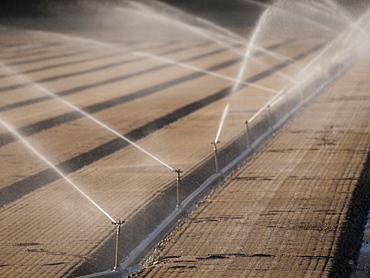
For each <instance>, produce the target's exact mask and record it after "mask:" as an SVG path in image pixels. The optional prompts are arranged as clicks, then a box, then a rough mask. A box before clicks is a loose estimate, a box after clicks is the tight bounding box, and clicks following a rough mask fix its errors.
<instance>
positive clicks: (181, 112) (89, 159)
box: [0, 44, 325, 207]
mask: <svg viewBox="0 0 370 278" xmlns="http://www.w3.org/2000/svg"><path fill="white" fill-rule="evenodd" d="M324 45H325V44H319V45H317V46H315V47H313V48H311V49H310V50H308V51H305V52H304V53H301V54H299V55H297V56H296V57H293V59H294V60H296V61H298V60H301V59H303V58H304V57H306V56H308V55H310V54H312V53H314V52H316V51H317V50H319V49H320V48H322V47H323V46H324ZM292 63H293V62H292V61H286V62H282V63H280V64H278V65H276V66H275V67H273V68H270V69H268V70H266V71H263V72H261V73H259V74H257V75H255V76H253V77H251V78H248V79H247V80H245V82H248V83H253V82H256V81H257V80H259V79H262V78H264V77H266V76H268V75H271V74H273V73H274V72H276V71H278V70H281V69H282V68H284V67H287V66H289V65H290V64H292ZM243 87H247V85H244V84H242V85H241V86H240V88H243ZM231 89H232V86H229V87H227V88H224V89H222V90H220V91H219V92H216V93H214V94H212V95H210V96H207V97H205V98H203V99H200V100H198V101H195V102H193V103H190V104H188V105H185V106H183V107H180V108H178V109H176V110H174V111H173V112H171V113H169V114H167V115H165V116H162V117H159V118H157V119H155V120H153V121H151V122H148V123H146V124H145V125H143V126H141V127H138V128H136V129H134V130H132V131H130V132H128V133H126V134H124V136H125V137H128V138H130V139H131V140H132V141H133V142H135V141H137V140H139V139H142V138H144V137H146V136H148V135H149V134H150V133H152V132H155V131H157V130H159V129H161V128H163V127H165V126H167V125H169V124H171V123H173V122H175V121H177V120H179V119H181V118H183V117H185V116H187V115H189V114H191V113H193V112H195V111H197V110H199V109H201V108H203V107H205V106H207V105H210V104H212V103H214V102H215V101H218V100H220V99H222V98H224V97H226V96H228V95H229V94H230V90H231ZM128 145H129V143H127V142H125V141H123V140H122V139H120V138H116V139H113V140H111V141H109V142H107V143H104V144H102V145H100V146H98V147H95V148H94V149H92V150H90V151H87V152H85V153H81V154H79V155H77V156H75V157H72V158H70V159H68V160H66V161H64V162H62V163H59V164H58V165H56V167H58V168H59V169H61V171H63V172H64V173H65V174H66V175H68V174H70V173H73V172H75V171H77V170H79V169H81V168H82V167H85V166H87V165H90V164H92V163H93V162H96V161H98V160H100V159H102V158H104V157H106V156H108V155H110V154H113V153H115V152H117V151H119V150H121V149H123V148H124V147H126V146H128ZM60 178H61V177H60V176H59V175H57V174H56V173H54V171H52V169H46V170H43V171H41V172H39V173H37V174H34V175H31V176H28V177H27V178H25V179H23V180H20V181H18V182H15V183H13V184H11V185H9V186H7V187H4V188H2V189H0V207H2V206H4V205H6V204H9V203H11V202H14V201H16V200H18V199H19V198H21V197H22V196H24V195H26V194H28V193H30V192H32V191H34V190H36V189H38V188H41V187H43V186H45V185H47V184H49V183H51V182H53V181H55V180H58V179H60Z"/></svg>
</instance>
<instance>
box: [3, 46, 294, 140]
mask: <svg viewBox="0 0 370 278" xmlns="http://www.w3.org/2000/svg"><path fill="white" fill-rule="evenodd" d="M289 42H290V40H289V41H286V42H283V43H279V44H275V45H273V46H271V47H270V48H269V50H273V49H275V48H277V47H280V46H282V44H287V43H289ZM226 50H227V49H225V48H222V49H219V50H215V51H212V52H209V53H206V54H201V55H197V56H193V57H191V58H187V59H184V60H181V61H180V62H189V61H192V60H196V59H200V58H204V57H206V56H210V55H215V54H218V53H221V52H223V51H226ZM261 54H262V52H258V53H257V54H256V56H258V55H261ZM139 59H147V58H146V57H141V58H139ZM239 61H240V59H239V58H238V59H232V60H229V61H226V62H222V63H219V64H217V65H215V66H212V67H209V68H207V69H206V71H217V70H220V69H222V68H225V67H228V66H231V65H233V64H235V63H237V62H239ZM171 66H173V65H172V64H165V65H161V66H157V67H154V68H150V69H146V70H144V71H141V72H138V73H132V74H128V75H124V76H121V77H116V78H113V79H109V80H108V81H103V82H100V83H99V84H98V85H95V84H92V86H91V84H90V85H85V86H81V87H78V90H76V88H75V89H70V90H66V91H62V92H59V93H57V94H56V95H58V96H65V95H69V94H72V93H76V92H79V91H81V90H85V89H89V88H92V87H95V86H100V85H106V84H109V83H112V82H117V81H121V80H124V79H127V78H131V77H135V76H138V75H140V74H144V73H149V72H152V71H156V70H160V69H164V68H168V67H171ZM204 75H206V73H205V72H196V73H191V74H188V75H185V76H183V77H179V78H176V79H174V80H170V81H167V82H163V83H161V84H158V85H155V86H152V87H149V88H144V89H141V90H139V91H136V92H134V93H131V94H128V95H124V96H119V97H115V98H112V99H109V100H106V101H103V102H100V103H97V104H92V105H89V106H87V107H83V108H81V109H82V110H83V111H84V112H86V113H89V114H93V113H97V112H100V111H102V110H105V109H108V108H111V107H114V106H117V105H120V104H122V103H126V102H129V101H133V100H135V99H138V98H142V97H145V96H148V95H151V94H154V93H157V92H160V91H162V90H164V89H167V88H169V87H172V86H176V85H178V84H181V83H183V82H187V81H190V80H193V79H196V78H199V77H201V76H204ZM52 98H53V97H52V96H45V97H40V98H37V99H33V100H28V101H25V102H20V103H18V105H20V106H17V107H15V106H13V105H8V106H7V107H12V108H18V107H22V106H25V105H29V104H34V103H36V102H34V100H39V101H41V100H42V101H45V100H49V99H52ZM39 101H38V102H39ZM21 104H23V105H21ZM7 110H9V109H7ZM1 111H4V110H1V109H0V112H1ZM5 111H6V110H5ZM82 117H84V116H83V115H82V114H81V113H79V112H78V111H72V112H68V113H64V114H62V115H59V116H56V117H53V118H49V119H46V120H42V121H39V122H36V123H33V124H30V125H27V126H24V127H22V128H20V129H18V130H17V132H19V133H20V134H22V136H30V135H33V134H36V133H38V132H41V131H42V130H46V129H49V128H52V127H54V126H57V125H61V124H64V123H67V122H70V121H73V120H76V119H79V118H82ZM16 140H17V139H16V138H15V137H14V136H12V135H11V133H3V134H0V147H3V146H5V145H7V144H9V143H12V142H14V141H16Z"/></svg>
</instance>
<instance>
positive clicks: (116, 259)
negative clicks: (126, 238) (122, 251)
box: [112, 220, 125, 271]
mask: <svg viewBox="0 0 370 278" xmlns="http://www.w3.org/2000/svg"><path fill="white" fill-rule="evenodd" d="M123 223H125V221H120V220H118V221H113V222H112V224H113V225H115V226H116V255H115V259H114V267H113V271H117V269H118V268H119V236H120V234H121V225H122V224H123Z"/></svg>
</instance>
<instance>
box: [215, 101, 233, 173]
mask: <svg viewBox="0 0 370 278" xmlns="http://www.w3.org/2000/svg"><path fill="white" fill-rule="evenodd" d="M229 105H230V104H229V103H228V104H226V106H225V108H224V111H223V112H222V116H221V121H220V125H219V126H218V130H217V134H216V138H215V141H213V142H211V144H213V151H214V153H215V167H216V173H218V172H219V167H218V157H217V144H218V143H220V141H219V140H218V138H219V137H220V134H221V129H222V127H223V125H224V122H225V119H226V115H227V111H228V110H229Z"/></svg>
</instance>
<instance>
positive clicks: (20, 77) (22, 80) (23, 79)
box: [0, 62, 174, 171]
mask: <svg viewBox="0 0 370 278" xmlns="http://www.w3.org/2000/svg"><path fill="white" fill-rule="evenodd" d="M0 67H2V68H3V69H5V70H6V71H8V72H10V73H12V74H14V73H15V72H14V70H12V69H11V68H10V67H8V66H6V65H5V64H4V63H1V62H0ZM14 78H17V81H18V82H19V83H20V84H24V83H26V84H29V83H33V85H34V86H35V87H36V88H37V89H39V90H40V91H42V92H44V93H45V94H47V95H49V96H51V97H53V98H55V99H57V100H59V101H60V102H62V103H64V104H65V105H67V106H69V107H70V108H72V109H73V110H75V111H76V112H78V113H80V114H81V115H83V116H84V117H86V118H88V119H89V120H91V121H93V122H94V123H96V124H97V125H99V126H100V127H102V128H104V129H106V130H108V131H109V132H111V133H113V134H114V135H116V136H117V137H119V138H121V139H123V140H124V141H126V142H127V143H129V144H131V145H132V146H134V147H135V148H137V149H139V150H140V151H142V152H143V153H145V154H146V155H148V156H150V157H151V158H153V159H154V160H156V161H157V162H159V163H160V164H162V165H163V166H165V167H166V168H168V169H170V170H171V171H173V170H174V169H173V168H172V167H171V166H169V165H168V164H166V163H165V162H164V161H162V160H160V159H159V158H157V157H156V156H154V155H153V154H151V153H150V152H148V151H147V150H145V149H144V148H142V147H141V146H139V145H138V144H136V143H135V142H133V141H131V140H130V139H128V138H127V137H125V136H123V135H122V134H120V133H119V132H117V131H116V130H114V129H112V128H111V127H109V126H108V125H106V124H105V123H103V122H101V121H99V120H98V119H96V118H95V117H93V116H92V115H91V114H89V113H87V112H86V111H84V110H82V109H81V108H79V107H78V106H76V105H74V104H72V103H70V102H69V101H67V100H65V99H63V98H61V97H59V96H57V95H56V94H54V93H52V92H51V91H49V90H48V89H46V88H45V87H43V86H41V85H40V84H38V83H35V82H32V81H31V80H30V79H29V78H28V77H27V76H25V75H23V74H20V75H17V76H14ZM16 137H20V136H16Z"/></svg>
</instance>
